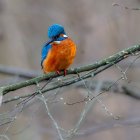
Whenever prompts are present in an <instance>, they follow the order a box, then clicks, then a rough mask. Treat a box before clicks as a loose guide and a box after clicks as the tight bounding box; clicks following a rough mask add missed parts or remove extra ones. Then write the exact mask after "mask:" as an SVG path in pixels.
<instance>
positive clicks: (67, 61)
mask: <svg viewBox="0 0 140 140" xmlns="http://www.w3.org/2000/svg"><path fill="white" fill-rule="evenodd" d="M51 45H52V48H51V49H50V50H49V52H48V55H47V57H46V59H45V60H44V62H43V71H44V72H45V73H47V72H53V71H61V70H66V69H67V68H68V67H69V66H70V65H71V64H72V63H73V60H74V57H75V55H76V45H75V43H74V42H73V41H72V40H71V39H70V38H67V39H65V40H63V41H60V43H57V42H56V43H55V41H54V42H53V43H52V44H51Z"/></svg>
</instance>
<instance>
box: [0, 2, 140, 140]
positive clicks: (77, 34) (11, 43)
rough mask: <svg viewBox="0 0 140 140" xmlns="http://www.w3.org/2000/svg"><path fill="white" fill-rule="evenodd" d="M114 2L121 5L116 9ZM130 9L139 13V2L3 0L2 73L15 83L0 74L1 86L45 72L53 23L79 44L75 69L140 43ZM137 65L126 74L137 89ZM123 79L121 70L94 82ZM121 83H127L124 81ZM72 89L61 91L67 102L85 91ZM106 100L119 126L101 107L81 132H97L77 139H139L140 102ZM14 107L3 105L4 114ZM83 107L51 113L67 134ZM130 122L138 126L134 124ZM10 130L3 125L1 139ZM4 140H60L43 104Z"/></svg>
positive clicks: (118, 97) (139, 16)
mask: <svg viewBox="0 0 140 140" xmlns="http://www.w3.org/2000/svg"><path fill="white" fill-rule="evenodd" d="M114 3H118V4H119V5H120V6H113V4H114ZM125 7H129V8H130V9H127V8H125ZM131 8H140V0H123V1H122V0H107V1H102V0H71V1H70V0H69V1H66V0H0V69H2V70H3V71H6V70H7V69H8V70H9V71H10V70H11V71H14V72H15V74H14V75H15V77H14V78H13V75H9V74H5V73H3V72H2V70H1V73H0V83H1V85H5V84H7V83H10V82H11V83H12V82H14V81H18V80H23V79H20V77H18V75H19V74H17V75H16V72H17V73H18V72H21V73H22V72H23V73H24V72H25V73H27V74H29V75H30V74H31V75H33V76H37V75H39V74H41V73H42V71H41V67H40V60H41V49H42V46H43V44H44V43H45V42H46V41H47V40H48V37H47V28H48V26H50V25H51V24H53V23H58V24H61V25H63V26H64V27H65V30H66V33H67V35H68V36H70V37H71V38H72V39H73V40H74V41H75V42H76V44H77V55H76V59H75V62H74V64H73V65H72V67H77V66H82V65H86V64H90V63H94V62H96V61H97V60H100V59H103V58H105V57H108V56H109V55H112V54H114V53H116V52H118V51H120V50H122V49H124V48H128V47H130V46H132V45H135V44H139V41H140V27H139V25H140V10H132V9H131ZM132 60H133V59H132V58H130V59H128V60H127V61H124V62H123V63H122V64H121V67H122V68H123V69H125V68H127V66H129V65H130V63H131V62H132ZM139 62H140V61H139V60H138V61H137V63H136V64H135V65H134V66H133V67H132V68H131V69H129V71H128V75H127V76H128V79H129V81H131V83H132V84H133V85H137V87H138V86H139V85H140V77H139V76H138V75H139V72H140V63H139ZM120 75H121V73H120V71H119V70H118V69H117V68H116V67H113V68H112V69H109V70H107V71H105V72H103V73H101V74H100V75H99V76H97V77H96V80H98V81H106V80H107V81H110V80H111V81H114V82H115V81H116V80H117V78H119V77H120ZM31 77H32V76H31ZM24 78H25V77H24ZM92 80H93V79H92ZM119 84H120V85H122V84H125V82H124V81H121V82H119ZM32 88H33V87H30V88H26V89H22V90H21V91H17V92H16V95H18V94H19V93H21V92H29V91H32ZM69 88H70V89H71V90H69V91H68V90H66V89H67V88H63V89H62V90H64V91H63V92H64V93H65V92H67V94H66V95H65V94H63V96H64V97H65V98H66V99H67V100H69V99H71V100H73V99H74V100H76V99H77V100H78V99H79V98H81V96H82V95H83V92H85V90H83V89H79V88H78V89H77V88H76V87H75V86H71V87H68V89H69ZM75 94H76V95H75ZM9 96H10V95H9ZM79 96H80V97H79ZM102 101H103V102H104V103H105V104H106V105H107V106H108V108H109V109H110V110H111V111H112V112H113V113H114V114H115V115H120V116H121V119H120V120H119V121H120V124H118V123H117V121H116V120H112V118H110V117H109V116H108V115H106V113H105V111H104V110H103V109H102V107H101V106H100V104H99V103H97V104H96V105H95V106H94V107H93V109H92V110H91V111H90V113H89V114H88V117H87V119H86V121H85V122H84V124H83V126H82V127H81V129H82V130H87V129H88V128H92V127H94V128H93V129H95V130H96V131H94V133H89V134H88V133H87V134H86V135H82V136H79V137H78V136H77V137H75V138H73V139H77V140H85V138H86V139H87V140H91V139H94V140H101V139H108V140H115V139H117V140H118V139H119V140H132V139H133V140H139V138H140V110H139V106H140V103H139V100H138V99H134V98H132V97H129V96H127V95H124V94H114V93H113V92H109V94H108V96H105V97H102ZM14 104H15V103H9V104H4V105H3V106H2V107H1V110H0V111H1V113H4V112H6V111H7V110H9V109H11V108H12V107H14ZM82 107H83V105H81V104H79V105H76V106H73V107H72V106H64V105H63V104H62V103H60V104H57V105H52V106H51V107H50V108H51V110H52V114H53V116H55V119H56V120H57V121H58V122H59V124H60V125H61V126H63V127H64V128H65V129H66V130H67V129H71V128H72V126H73V125H74V124H75V122H76V121H77V119H78V117H79V115H80V112H81V110H82ZM73 112H74V113H73ZM137 119H138V121H137ZM64 120H65V121H64ZM121 121H124V122H125V123H126V124H125V123H124V122H123V123H121ZM129 121H131V122H133V121H134V122H135V121H136V122H137V123H136V122H135V123H134V124H133V123H132V125H131V123H129ZM114 124H115V125H114ZM6 128H7V126H5V125H4V126H2V128H1V129H0V134H3V133H4V131H5V129H6ZM6 135H7V136H8V137H9V138H10V139H11V140H19V139H20V140H22V139H27V140H29V139H34V140H46V139H47V140H54V139H58V136H57V132H56V130H55V127H54V126H53V125H52V123H51V121H50V119H49V118H48V116H47V113H46V112H45V107H44V106H43V105H42V103H40V102H39V103H38V104H37V103H36V104H35V102H32V103H31V104H30V105H29V106H28V107H27V108H26V109H25V110H24V111H23V112H22V113H21V114H20V115H19V116H18V119H16V121H15V122H14V123H13V124H12V126H10V128H9V129H8V132H6Z"/></svg>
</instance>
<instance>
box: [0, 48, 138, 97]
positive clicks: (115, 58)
mask: <svg viewBox="0 0 140 140" xmlns="http://www.w3.org/2000/svg"><path fill="white" fill-rule="evenodd" d="M138 51H140V45H135V46H132V47H130V48H127V49H124V50H122V51H120V52H118V53H116V54H114V55H112V56H110V57H108V58H106V59H103V60H100V61H98V62H96V63H94V64H90V65H87V66H82V67H78V68H73V69H69V70H68V71H67V74H68V75H69V74H77V73H81V72H86V71H91V70H96V69H98V68H100V67H102V66H106V67H105V68H103V69H101V70H98V71H96V73H94V74H98V73H100V72H101V71H103V70H105V69H107V68H109V67H111V66H112V65H114V64H116V63H118V62H120V61H121V60H123V59H125V58H127V57H128V56H130V55H132V54H135V53H137V52H138ZM63 74H64V73H63V72H61V73H60V75H57V74H56V73H54V72H52V73H49V74H44V75H41V76H39V77H36V78H33V79H31V80H27V81H24V82H21V83H16V84H12V85H8V86H2V87H0V93H1V94H3V95H5V94H7V93H9V92H10V91H14V90H17V89H20V88H23V87H27V86H30V85H34V84H36V83H39V82H41V81H44V80H48V79H50V78H56V77H60V76H62V75H63ZM89 77H93V73H92V74H89V75H85V76H84V77H82V78H84V79H86V78H89ZM78 81H80V79H79V80H77V81H75V82H70V83H67V85H70V84H73V83H76V82H78ZM62 86H64V85H62ZM57 88H58V87H57ZM53 89H56V87H55V88H53ZM46 91H47V90H44V92H46Z"/></svg>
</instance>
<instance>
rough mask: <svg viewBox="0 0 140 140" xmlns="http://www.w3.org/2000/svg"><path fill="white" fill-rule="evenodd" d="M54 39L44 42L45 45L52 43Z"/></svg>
mask: <svg viewBox="0 0 140 140" xmlns="http://www.w3.org/2000/svg"><path fill="white" fill-rule="evenodd" d="M54 40H55V39H54V38H53V39H50V40H49V41H48V42H47V43H46V46H47V45H49V44H50V43H52V42H53V41H54Z"/></svg>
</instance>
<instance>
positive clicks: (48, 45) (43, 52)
mask: <svg viewBox="0 0 140 140" xmlns="http://www.w3.org/2000/svg"><path fill="white" fill-rule="evenodd" d="M51 47H52V46H51V44H48V43H47V44H45V45H44V47H43V48H42V53H41V56H42V57H41V66H42V68H43V61H44V60H45V58H46V57H47V55H48V52H49V50H50V49H51Z"/></svg>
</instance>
